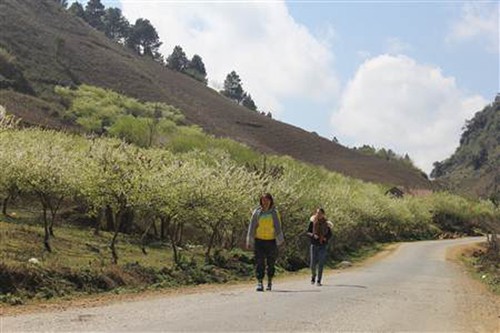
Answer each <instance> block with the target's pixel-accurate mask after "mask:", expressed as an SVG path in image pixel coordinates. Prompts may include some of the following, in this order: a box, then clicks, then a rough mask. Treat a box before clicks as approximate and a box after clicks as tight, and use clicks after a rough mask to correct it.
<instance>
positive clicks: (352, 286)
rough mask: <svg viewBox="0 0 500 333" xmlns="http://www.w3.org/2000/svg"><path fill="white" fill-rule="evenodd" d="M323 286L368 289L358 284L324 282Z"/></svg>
mask: <svg viewBox="0 0 500 333" xmlns="http://www.w3.org/2000/svg"><path fill="white" fill-rule="evenodd" d="M323 287H330V288H334V287H341V288H360V289H368V287H367V286H360V285H358V284H333V285H327V284H324V285H323Z"/></svg>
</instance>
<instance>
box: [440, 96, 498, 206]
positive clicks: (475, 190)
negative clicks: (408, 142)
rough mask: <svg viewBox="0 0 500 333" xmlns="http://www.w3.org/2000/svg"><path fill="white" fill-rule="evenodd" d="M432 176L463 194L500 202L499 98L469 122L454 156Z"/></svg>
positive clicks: (443, 163) (442, 163)
mask: <svg viewBox="0 0 500 333" xmlns="http://www.w3.org/2000/svg"><path fill="white" fill-rule="evenodd" d="M431 176H433V177H435V178H436V180H438V181H439V182H441V183H443V185H444V186H446V187H448V188H451V189H454V190H457V191H459V192H461V193H463V194H472V195H474V196H479V197H483V198H493V199H496V200H497V201H498V200H499V199H500V95H497V97H496V98H495V101H494V102H493V103H491V104H490V105H487V106H486V107H485V108H484V109H483V110H482V111H479V112H477V113H476V114H475V115H474V117H473V118H472V119H471V120H469V121H467V123H466V125H465V127H464V132H463V133H462V137H461V138H460V145H459V146H458V148H457V149H456V151H455V153H454V154H453V155H452V156H450V157H449V158H448V159H446V160H444V161H442V162H436V163H435V164H434V170H433V171H432V173H431Z"/></svg>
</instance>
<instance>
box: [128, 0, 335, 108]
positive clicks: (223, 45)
mask: <svg viewBox="0 0 500 333" xmlns="http://www.w3.org/2000/svg"><path fill="white" fill-rule="evenodd" d="M122 8H123V13H124V15H125V16H126V17H127V18H128V19H129V21H131V22H135V19H136V18H139V17H144V18H148V19H149V20H150V21H151V23H152V24H153V25H154V26H155V28H156V29H157V31H158V33H159V35H160V39H161V40H162V41H163V42H164V44H163V46H162V49H161V52H162V53H163V54H164V55H165V56H168V55H169V54H170V53H172V49H173V47H174V46H175V45H180V46H182V48H183V49H184V51H185V52H186V54H187V55H188V57H191V56H192V55H193V54H195V53H196V54H198V55H200V56H201V57H202V59H203V61H204V63H205V66H206V68H207V72H208V77H209V85H211V86H212V87H215V88H219V87H221V86H222V83H223V81H224V79H225V77H226V75H227V74H228V73H229V72H230V71H232V70H235V71H236V72H237V73H238V74H239V76H240V78H241V79H242V83H243V88H244V89H245V90H246V91H248V92H249V93H250V94H251V95H252V97H253V99H254V100H255V102H256V104H257V106H258V107H259V108H261V109H263V110H266V111H267V110H272V111H273V114H276V113H277V114H278V115H279V113H280V112H283V111H284V110H283V104H282V103H283V101H284V100H285V99H286V98H288V97H292V96H293V97H294V98H299V99H300V98H304V99H314V100H320V101H321V100H322V99H323V98H325V97H324V96H328V97H329V98H331V96H332V95H333V96H335V95H336V94H338V90H339V83H338V79H337V77H336V74H335V73H333V71H332V68H333V60H334V59H333V54H332V52H331V51H330V48H329V45H328V43H329V42H330V40H327V41H325V42H322V41H321V40H319V39H317V38H315V37H314V36H313V35H312V34H311V33H310V32H309V31H308V29H307V28H306V27H305V26H303V25H301V24H298V23H297V22H295V21H294V19H293V18H292V17H291V15H290V14H289V12H288V9H287V7H286V5H285V3H284V2H262V1H260V2H222V3H213V2H212V3H190V2H185V3H182V2H159V1H153V2H147V4H143V3H140V2H138V1H122ZM332 33H333V30H332V29H330V30H329V31H328V36H329V38H331V36H332Z"/></svg>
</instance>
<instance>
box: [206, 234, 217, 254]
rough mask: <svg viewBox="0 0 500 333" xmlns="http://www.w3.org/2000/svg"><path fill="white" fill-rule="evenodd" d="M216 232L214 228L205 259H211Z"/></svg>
mask: <svg viewBox="0 0 500 333" xmlns="http://www.w3.org/2000/svg"><path fill="white" fill-rule="evenodd" d="M215 234H216V230H215V229H212V234H211V235H210V239H209V241H208V246H207V251H206V252H205V261H209V260H210V251H211V250H212V247H213V244H214V240H215Z"/></svg>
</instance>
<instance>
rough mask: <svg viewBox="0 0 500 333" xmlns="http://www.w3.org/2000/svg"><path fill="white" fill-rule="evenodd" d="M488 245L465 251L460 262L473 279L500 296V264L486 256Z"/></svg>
mask: <svg viewBox="0 0 500 333" xmlns="http://www.w3.org/2000/svg"><path fill="white" fill-rule="evenodd" d="M486 249H487V248H486V244H485V243H482V244H480V245H478V246H477V247H473V248H468V249H466V250H465V251H463V253H462V255H461V256H460V260H461V261H462V263H464V265H465V266H466V267H467V270H468V271H469V272H470V274H471V275H472V277H473V278H474V279H476V280H478V281H480V282H482V283H484V284H485V285H486V286H487V287H488V289H490V290H491V291H492V292H493V293H494V294H496V295H500V263H499V262H494V261H493V260H489V259H488V258H487V256H486Z"/></svg>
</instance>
